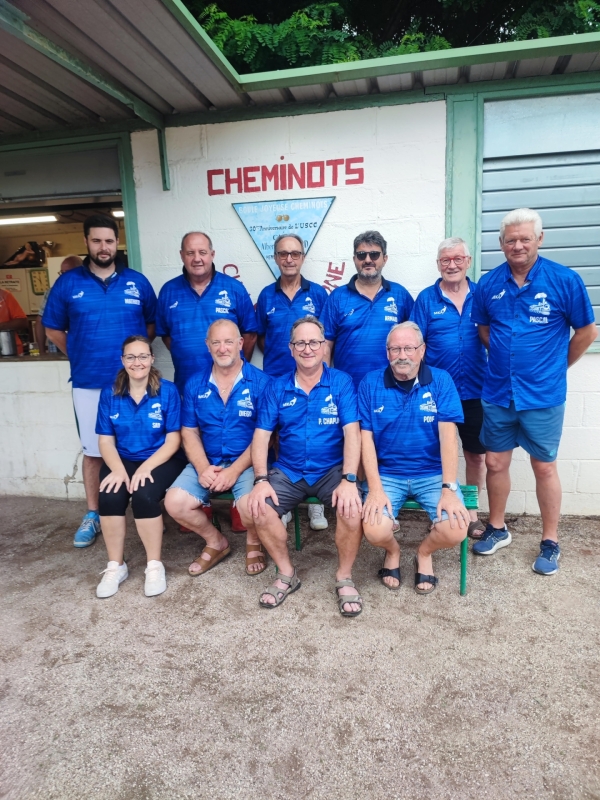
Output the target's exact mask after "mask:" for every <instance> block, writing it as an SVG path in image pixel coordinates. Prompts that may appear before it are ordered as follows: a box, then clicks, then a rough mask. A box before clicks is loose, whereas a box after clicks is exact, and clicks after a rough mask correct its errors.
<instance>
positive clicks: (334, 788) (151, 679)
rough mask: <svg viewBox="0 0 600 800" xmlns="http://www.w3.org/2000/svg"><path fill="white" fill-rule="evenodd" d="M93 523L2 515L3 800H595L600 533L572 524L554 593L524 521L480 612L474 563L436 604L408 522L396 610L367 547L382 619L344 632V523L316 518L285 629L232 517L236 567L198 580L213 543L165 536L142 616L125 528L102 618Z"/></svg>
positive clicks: (448, 575)
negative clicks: (85, 537)
mask: <svg viewBox="0 0 600 800" xmlns="http://www.w3.org/2000/svg"><path fill="white" fill-rule="evenodd" d="M82 511H83V508H82V505H81V503H76V502H68V501H59V500H56V501H54V500H52V501H50V500H42V499H34V498H3V499H2V519H1V522H2V527H1V530H2V535H1V537H0V550H1V553H2V558H1V561H0V563H1V564H2V590H3V592H2V594H3V636H2V639H1V644H2V654H1V658H2V675H3V677H2V683H1V696H2V709H3V710H2V716H1V741H0V745H1V766H0V797H1V798H3V799H6V800H29V799H30V798H44V800H54V799H56V800H69V799H70V798H77V800H87V799H88V798H90V800H94V799H95V798H103V799H104V798H109V800H159V799H160V800H163V799H164V800H179V798H218V799H219V800H220V798H249V799H252V800H254V798H256V799H257V800H258V799H259V798H260V799H261V800H263V799H264V800H270V799H271V798H284V797H289V798H330V797H336V798H337V797H339V798H354V800H363V798H368V799H369V800H370V799H371V798H373V800H379V798H381V800H393V799H394V798H401V799H402V800H405V799H406V800H413V799H415V800H416V798H427V800H437V798H451V799H452V800H457V799H458V800H470V799H471V798H473V800H480V798H488V799H489V800H495V799H496V798H498V800H507V799H509V798H558V799H559V800H571V799H572V800H580V798H581V799H585V800H588V799H589V800H592V798H600V723H599V716H598V710H599V705H600V703H599V695H600V681H599V658H598V654H599V635H598V634H599V631H600V624H599V617H600V615H599V610H600V609H599V593H598V582H599V580H598V579H599V569H598V567H599V558H598V535H599V534H600V521H599V520H598V519H593V520H591V519H584V518H575V517H570V518H564V519H563V521H562V525H561V533H562V541H563V559H562V561H561V570H560V572H559V573H558V575H556V576H554V577H552V578H543V577H540V576H537V575H534V573H533V572H532V571H531V564H532V562H533V560H534V557H535V555H536V551H537V544H538V541H539V520H538V519H537V518H535V517H520V518H518V519H514V520H512V525H511V530H512V531H513V544H512V545H511V546H510V547H509V548H506V549H504V550H501V551H499V552H498V553H497V554H496V555H495V556H493V557H489V558H473V557H472V556H469V588H468V595H467V596H466V597H464V598H461V597H460V596H459V593H458V585H459V583H458V579H459V555H458V550H456V551H451V552H450V551H447V552H444V553H442V554H439V555H438V556H437V558H436V561H435V566H436V572H437V574H438V576H439V578H440V586H439V588H438V590H437V591H436V592H435V593H434V594H433V595H431V596H430V597H420V596H417V595H416V594H415V593H414V592H413V591H412V587H411V584H412V575H411V574H410V572H411V566H410V562H411V558H412V554H413V552H414V550H415V547H416V544H417V542H418V541H419V540H420V538H421V537H422V536H423V535H424V533H425V530H426V525H425V521H424V518H423V516H422V515H419V514H416V513H413V514H407V515H406V516H405V518H404V519H403V525H402V532H401V534H400V539H401V544H402V547H403V553H402V570H403V585H402V587H401V589H400V591H398V592H390V591H388V590H387V589H386V588H385V587H384V586H382V584H381V583H379V582H378V580H377V579H376V577H375V575H376V572H377V569H378V568H379V567H380V566H381V555H380V553H379V551H375V550H374V549H373V548H371V547H370V546H369V545H367V544H366V543H363V545H362V547H361V551H360V553H359V557H358V560H357V564H356V569H355V575H354V577H355V581H356V583H357V586H358V587H359V589H360V591H361V594H362V595H363V597H364V599H365V611H364V613H363V614H362V616H360V617H358V618H356V619H342V618H341V617H340V615H339V613H338V611H337V605H336V603H335V599H334V594H333V582H334V571H335V555H334V554H335V549H334V546H333V542H332V535H331V526H330V531H329V532H328V531H326V532H324V533H319V534H317V533H315V532H312V531H310V530H308V529H307V528H306V521H305V520H306V516H305V515H306V510H304V511H303V512H302V516H303V537H304V545H305V546H304V549H303V551H302V552H301V553H300V554H298V555H297V556H296V563H297V566H298V571H299V574H300V577H301V579H302V588H301V590H300V591H299V592H297V593H296V594H294V595H291V596H290V597H289V598H288V599H287V601H286V602H285V604H284V605H283V606H282V607H281V608H279V609H277V610H273V611H267V610H263V609H260V608H259V606H258V602H257V598H258V593H259V590H260V589H261V588H263V587H264V586H266V585H267V583H268V582H270V580H271V578H272V574H273V569H272V566H271V565H270V566H269V570H268V572H267V573H266V575H267V576H268V580H266V579H265V575H263V576H262V577H256V578H253V577H248V576H247V575H245V573H244V569H243V564H244V561H243V558H244V537H243V535H242V536H240V535H236V534H232V535H229V519H228V514H227V512H226V509H225V507H224V506H223V507H222V511H221V514H220V516H221V519H222V520H223V531H224V533H225V534H226V535H228V536H229V538H230V540H231V543H232V549H233V555H232V557H230V558H228V559H226V560H225V561H224V562H222V563H221V564H220V565H218V566H217V567H216V568H215V569H214V570H212V571H211V572H210V573H208V574H207V575H205V576H204V577H200V578H191V577H189V576H188V574H187V565H188V564H189V563H190V562H191V561H192V559H193V558H194V556H196V555H197V554H198V553H199V552H200V549H201V547H199V541H200V540H199V539H198V537H196V536H195V535H194V534H182V533H179V532H178V530H177V527H176V525H175V524H174V523H173V522H172V521H171V520H168V522H167V533H166V536H165V546H164V551H163V553H164V562H165V565H166V568H167V580H168V589H167V592H166V593H165V594H163V595H161V596H160V597H157V598H146V597H144V594H143V579H144V567H145V559H144V555H143V549H142V547H141V545H140V542H139V540H138V539H137V536H136V535H135V531H134V528H133V526H132V525H131V524H130V525H129V527H128V543H127V548H126V559H127V561H128V564H129V571H130V578H129V579H128V580H127V581H126V582H125V583H124V584H123V585H122V586H121V589H120V590H119V592H118V594H117V595H116V596H115V597H113V598H110V599H108V600H97V599H96V597H95V587H96V584H97V582H98V580H99V573H100V571H101V570H102V569H104V567H105V566H106V555H105V549H104V545H103V542H102V540H101V539H99V540H98V541H97V542H96V544H95V545H94V546H93V547H90V548H88V549H86V550H75V549H74V548H73V546H72V544H71V542H72V536H73V532H74V530H75V528H76V527H77V525H78V523H79V520H80V518H81V514H82ZM291 528H292V526H291V525H290V530H291Z"/></svg>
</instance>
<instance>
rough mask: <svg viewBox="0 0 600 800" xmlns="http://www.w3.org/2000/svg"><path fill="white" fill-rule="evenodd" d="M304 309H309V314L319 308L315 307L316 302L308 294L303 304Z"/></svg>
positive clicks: (314, 312)
mask: <svg viewBox="0 0 600 800" xmlns="http://www.w3.org/2000/svg"><path fill="white" fill-rule="evenodd" d="M302 311H308V313H309V314H316V313H317V309H316V308H315V304H314V303H313V301H312V300H311V299H310V297H308V296H307V298H306V300H305V301H304V305H303V306H302Z"/></svg>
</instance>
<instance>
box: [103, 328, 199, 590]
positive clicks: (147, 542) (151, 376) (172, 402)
mask: <svg viewBox="0 0 600 800" xmlns="http://www.w3.org/2000/svg"><path fill="white" fill-rule="evenodd" d="M121 360H122V362H123V369H121V370H120V371H119V373H118V374H117V377H116V380H115V382H114V385H113V386H109V387H107V388H105V389H103V390H102V393H101V395H100V403H99V405H98V419H97V422H96V433H97V434H98V435H99V445H100V453H101V455H102V458H103V459H104V463H103V465H102V468H101V470H100V524H101V526H102V533H103V536H104V542H105V544H106V549H107V551H108V558H109V561H108V565H107V567H106V569H105V570H104V576H103V578H102V580H101V581H100V583H99V584H98V588H97V589H96V596H97V597H111V596H112V595H113V594H115V593H116V592H117V591H118V589H119V584H121V583H122V582H123V581H124V580H125V578H127V577H128V575H129V573H128V571H127V564H125V563H124V562H123V549H124V545H125V527H126V526H125V511H126V510H127V506H128V505H129V500H130V498H131V508H132V511H133V516H134V519H135V524H136V527H137V531H138V534H139V537H140V539H141V540H142V543H143V545H144V547H145V549H146V555H147V557H148V566H147V567H146V584H145V587H144V592H145V594H146V597H152V596H154V595H157V594H162V592H164V591H165V589H166V588H167V583H166V580H165V568H164V566H163V564H162V562H161V560H160V551H161V546H162V534H163V518H162V512H161V508H160V501H161V500H162V499H163V498H164V496H165V494H166V491H167V489H168V488H169V486H170V485H171V484H172V483H173V481H174V480H175V478H177V477H178V475H179V473H180V472H181V471H182V469H183V468H184V467H185V461H184V460H182V459H181V458H179V457H178V456H177V454H178V451H179V446H180V443H181V434H180V428H181V401H180V399H179V392H178V391H177V389H176V387H175V385H174V384H173V383H171V382H170V381H165V380H163V379H162V378H161V375H160V372H159V371H158V370H157V369H156V368H155V367H154V366H153V364H154V355H153V353H152V347H151V345H150V340H149V339H147V338H146V337H145V336H130V337H129V338H127V339H125V341H124V342H123V354H122V356H121Z"/></svg>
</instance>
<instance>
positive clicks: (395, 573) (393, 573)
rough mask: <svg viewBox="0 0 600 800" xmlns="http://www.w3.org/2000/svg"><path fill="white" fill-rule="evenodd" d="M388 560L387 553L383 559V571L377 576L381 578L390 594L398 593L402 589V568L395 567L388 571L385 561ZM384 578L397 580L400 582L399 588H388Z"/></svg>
mask: <svg viewBox="0 0 600 800" xmlns="http://www.w3.org/2000/svg"><path fill="white" fill-rule="evenodd" d="M386 558H387V553H386V554H385V556H384V558H383V564H382V565H381V569H380V570H379V572H378V573H377V575H378V576H379V577H380V578H381V582H382V583H383V585H384V586H385V588H386V589H389V590H390V592H397V591H398V589H399V588H400V580H401V579H400V567H399V566H398V567H394V568H393V569H388V568H387V567H385V566H384V564H385V559H386ZM384 578H395V579H396V580H397V581H398V586H388V584H387V583H386V582H385V581H384V580H383V579H384Z"/></svg>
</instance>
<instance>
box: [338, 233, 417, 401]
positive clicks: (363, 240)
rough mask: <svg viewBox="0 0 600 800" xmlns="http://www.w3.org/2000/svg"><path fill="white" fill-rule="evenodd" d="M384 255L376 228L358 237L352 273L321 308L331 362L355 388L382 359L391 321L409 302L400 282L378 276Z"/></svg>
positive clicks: (404, 314) (403, 316) (405, 312)
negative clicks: (353, 273)
mask: <svg viewBox="0 0 600 800" xmlns="http://www.w3.org/2000/svg"><path fill="white" fill-rule="evenodd" d="M387 260H388V256H387V242H386V241H385V239H384V238H383V236H382V235H381V234H380V233H379V232H378V231H366V232H365V233H361V234H360V235H359V236H357V237H356V239H355V240H354V265H355V267H356V272H357V274H356V275H355V276H354V277H353V278H351V279H350V281H349V283H347V284H346V285H345V286H340V287H339V288H338V289H336V290H335V291H334V292H332V293H331V294H330V295H329V297H328V298H327V302H326V303H325V307H324V309H323V315H322V320H323V325H324V326H325V337H326V339H327V344H328V346H329V347H330V348H331V349H332V351H333V363H334V364H335V366H336V367H337V368H338V369H342V370H344V372H347V373H348V374H349V375H351V376H352V379H353V380H354V384H355V386H357V387H358V384H359V383H360V382H361V380H362V379H363V378H364V376H365V375H366V373H367V372H369V370H372V369H379V368H383V367H384V366H385V365H386V364H387V359H386V355H385V338H386V336H387V334H388V332H389V330H390V328H391V327H392V326H394V325H397V324H398V323H399V322H404V321H405V320H407V319H408V317H409V315H410V312H411V311H412V307H413V304H414V301H413V299H412V297H411V296H410V294H409V293H408V292H407V291H406V289H405V288H404V287H403V286H401V285H400V284H399V283H394V282H392V281H388V280H386V279H385V278H384V277H383V276H382V274H381V273H382V270H383V268H384V266H385V264H386V262H387Z"/></svg>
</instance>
